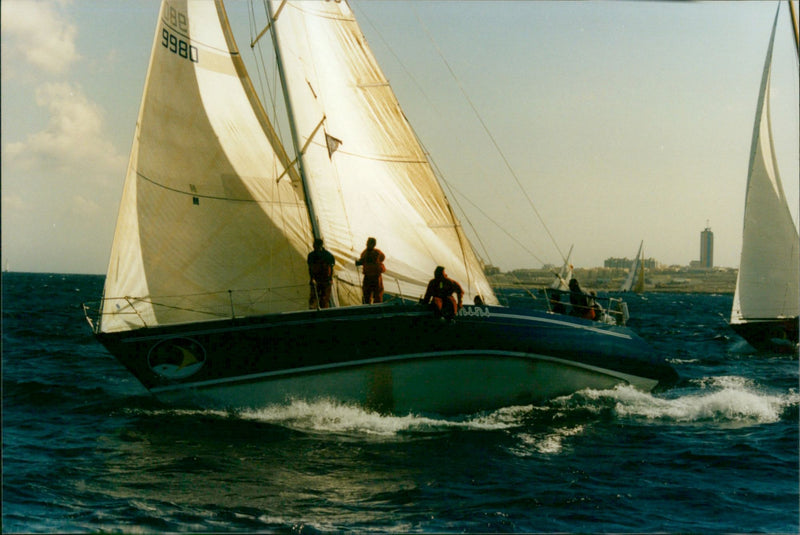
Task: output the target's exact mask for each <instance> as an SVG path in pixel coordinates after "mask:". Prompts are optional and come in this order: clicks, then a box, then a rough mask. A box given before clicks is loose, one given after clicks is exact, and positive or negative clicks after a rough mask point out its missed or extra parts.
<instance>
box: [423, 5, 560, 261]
mask: <svg viewBox="0 0 800 535" xmlns="http://www.w3.org/2000/svg"><path fill="white" fill-rule="evenodd" d="M412 9H413V11H414V16H415V17H416V18H417V21H418V22H419V24H420V26H422V29H423V30H424V31H425V34H426V35H427V36H428V39H430V41H431V43H432V44H433V46H434V48H436V52H437V53H438V54H439V57H440V58H441V60H442V62H443V63H444V64H445V66H446V67H447V70H448V71H449V72H450V75H451V76H452V77H453V80H454V81H455V82H456V85H458V88H459V89H460V90H461V94H462V95H463V96H464V99H466V101H467V103H468V104H469V106H470V108H472V111H473V112H474V113H475V117H477V119H478V121H479V122H480V123H481V126H482V127H483V130H484V131H485V132H486V135H487V136H489V139H490V140H491V141H492V144H493V145H494V147H495V149H497V152H498V154H500V158H501V159H502V160H503V163H505V164H506V167H507V168H508V170H509V172H510V173H511V176H513V177H514V180H515V181H516V183H517V186H519V189H520V190H521V191H522V193H523V195H525V199H526V200H527V201H528V204H529V205H530V206H531V208H532V209H533V212H534V213H535V214H536V217H537V218H539V222H540V223H541V224H542V227H544V230H545V232H547V235H548V236H549V237H550V241H552V242H553V245H554V246H555V248H556V250H557V251H558V254H559V255H560V256H561V260H565V258H564V253H562V252H561V248H560V247H559V246H558V243H557V242H556V240H555V238H554V237H553V234H552V233H551V232H550V229H549V228H548V227H547V224H546V223H545V222H544V219H543V218H542V216H541V214H540V213H539V210H537V209H536V206H535V205H534V204H533V201H532V200H531V198H530V195H528V192H527V191H526V190H525V188H524V187H522V182H520V180H519V177H518V176H517V173H516V172H514V168H513V167H512V166H511V164H510V163H509V161H508V159H507V158H506V156H505V154H504V153H503V150H502V149H501V148H500V145H499V144H498V143H497V140H496V139H495V137H494V136H493V135H492V132H491V131H490V130H489V127H488V126H487V125H486V123H485V122H484V120H483V118H482V117H481V115H480V113H478V110H477V108H476V107H475V105H474V104H473V102H472V99H470V98H469V95H468V94H467V92H466V90H465V89H464V86H463V85H462V84H461V81H460V80H459V79H458V76H456V73H455V71H453V68H452V67H451V66H450V63H448V61H447V59H446V58H445V57H444V54H443V53H442V50H441V49H440V48H439V45H438V44H437V43H436V41H435V40H434V38H433V35H431V33H430V31H428V27H427V26H425V23H424V22H423V21H422V19H421V18H420V16H419V13H417V10H416V8H415V7H413V6H412Z"/></svg>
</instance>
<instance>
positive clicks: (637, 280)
mask: <svg viewBox="0 0 800 535" xmlns="http://www.w3.org/2000/svg"><path fill="white" fill-rule="evenodd" d="M643 246H644V240H642V241H641V242H640V243H639V251H638V252H637V253H636V256H635V257H634V259H633V264H631V269H630V271H628V276H627V277H626V278H625V282H623V283H622V286H621V287H620V289H619V290H620V291H621V292H635V293H637V294H640V293H642V292H644V252H643V250H642V247H643Z"/></svg>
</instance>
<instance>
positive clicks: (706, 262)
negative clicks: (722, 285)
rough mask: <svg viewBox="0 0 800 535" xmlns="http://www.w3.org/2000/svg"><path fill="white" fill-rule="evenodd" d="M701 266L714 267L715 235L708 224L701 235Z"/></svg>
mask: <svg viewBox="0 0 800 535" xmlns="http://www.w3.org/2000/svg"><path fill="white" fill-rule="evenodd" d="M700 266H702V267H705V268H712V267H714V233H713V232H711V227H709V226H708V222H706V228H705V230H704V231H703V232H701V233H700Z"/></svg>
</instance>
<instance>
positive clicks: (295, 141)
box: [264, 1, 324, 239]
mask: <svg viewBox="0 0 800 535" xmlns="http://www.w3.org/2000/svg"><path fill="white" fill-rule="evenodd" d="M264 3H265V4H266V6H267V14H268V15H269V25H270V28H272V27H274V25H275V22H276V19H275V18H273V13H272V4H271V3H270V2H269V1H267V2H264ZM281 7H282V5H281ZM277 14H280V8H279V9H278V13H277ZM269 33H270V36H271V38H272V47H273V48H274V49H275V58H276V63H277V67H278V75H279V76H280V79H281V90H282V91H283V99H284V101H285V103H286V114H287V116H288V118H289V130H290V131H291V133H292V145H293V147H294V153H295V157H296V161H297V169H298V171H299V172H300V182H301V183H302V184H303V191H304V192H305V194H306V208H307V209H308V219H309V220H310V221H311V230H312V232H313V234H314V238H315V239H316V238H321V237H322V234H321V232H320V229H319V221H318V220H317V215H316V213H315V212H314V201H313V199H312V196H311V189H310V188H309V187H308V178H307V176H306V172H305V169H304V166H303V157H302V156H303V153H302V150H301V148H300V140H299V138H298V135H297V126H296V124H295V118H294V110H293V108H292V101H291V99H290V98H289V90H288V88H287V86H286V76H285V74H284V72H283V58H282V57H281V54H280V51H279V47H278V36H277V35H276V34H275V30H273V29H270V32H269ZM323 120H324V119H323ZM320 126H321V124H320ZM315 133H316V130H315V131H314V132H313V133H312V134H311V137H313V136H314V134H315ZM310 140H311V139H310V137H309V141H310ZM290 165H291V164H290Z"/></svg>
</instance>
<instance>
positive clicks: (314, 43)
mask: <svg viewBox="0 0 800 535" xmlns="http://www.w3.org/2000/svg"><path fill="white" fill-rule="evenodd" d="M282 4H283V5H282ZM281 5H282V7H281ZM279 8H280V10H279ZM272 12H273V13H277V19H276V20H275V22H274V30H275V32H276V35H277V41H278V48H279V51H280V55H281V58H282V60H283V61H282V63H283V67H284V76H285V79H286V82H287V86H288V92H289V100H290V102H291V108H292V109H293V115H294V119H295V125H296V128H297V132H298V137H299V139H298V142H297V144H298V145H299V146H300V147H304V146H307V148H306V150H305V152H304V154H303V155H302V158H303V165H304V169H305V172H306V179H307V181H308V184H307V188H308V191H309V195H310V196H311V197H312V201H313V205H314V210H315V215H316V218H317V219H318V222H319V228H320V231H321V234H322V236H323V238H324V239H325V244H326V247H327V248H328V249H329V250H330V251H331V252H332V253H333V254H334V255H335V256H336V258H337V263H338V262H339V261H341V263H342V264H343V266H342V269H339V270H337V273H336V276H337V280H338V283H337V292H338V299H339V304H340V305H346V304H356V303H359V302H360V299H361V296H360V290H358V287H359V286H360V274H359V273H358V272H357V271H356V269H355V266H354V261H355V259H356V258H358V256H359V254H360V253H361V251H362V249H363V248H364V246H365V242H366V240H367V238H368V237H370V236H372V237H375V238H376V240H377V246H378V248H379V249H381V250H382V251H383V252H384V253H385V254H386V262H385V264H386V269H387V271H386V273H384V276H383V278H384V287H385V289H386V291H387V292H390V293H394V294H401V295H403V296H405V297H408V298H412V299H416V298H418V297H420V296H421V295H422V294H423V293H424V291H425V286H426V285H427V282H428V280H429V279H430V278H431V277H432V276H433V271H434V268H435V267H436V266H437V265H442V266H445V268H446V270H447V273H448V275H449V276H450V277H451V278H453V279H455V280H456V281H458V282H459V283H460V284H461V286H462V287H463V288H464V290H465V293H466V295H465V297H464V301H465V302H467V303H469V302H472V299H473V298H474V296H475V295H478V294H479V295H481V297H482V298H483V299H484V301H485V302H486V303H487V304H495V303H497V299H496V297H495V296H494V293H493V291H492V289H491V287H490V285H489V282H488V281H487V279H486V277H485V275H484V273H483V270H482V266H481V264H480V262H479V261H478V259H477V257H476V255H475V254H474V252H473V250H472V247H471V245H470V244H469V242H468V241H467V238H466V236H465V235H464V232H463V230H462V228H461V227H460V225H459V223H458V221H457V219H456V217H455V215H454V214H453V211H452V209H451V207H450V205H449V203H448V201H447V199H446V198H445V195H444V192H443V191H442V188H441V186H440V185H439V183H438V181H437V180H436V178H435V176H434V173H433V170H432V169H431V166H430V164H429V162H428V160H427V158H426V156H425V153H424V151H423V149H422V148H421V147H420V144H419V142H418V140H417V138H416V136H415V134H414V132H413V131H412V129H411V127H410V125H409V124H408V122H407V120H406V118H405V116H404V114H403V112H402V110H401V109H400V105H399V104H398V102H397V99H396V97H395V95H394V93H393V91H392V89H391V87H390V86H389V83H388V81H387V80H386V78H385V76H384V74H383V72H382V71H381V69H380V67H379V66H378V64H377V62H376V60H375V58H374V56H373V54H372V52H371V50H370V48H369V46H368V45H367V43H366V40H365V38H364V35H363V34H362V32H361V29H360V28H359V26H358V24H357V22H356V20H355V18H354V16H353V13H352V11H351V10H350V7H349V6H348V5H347V3H346V2H338V1H337V2H287V3H285V4H284V3H283V2H280V1H275V2H273V5H272Z"/></svg>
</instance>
